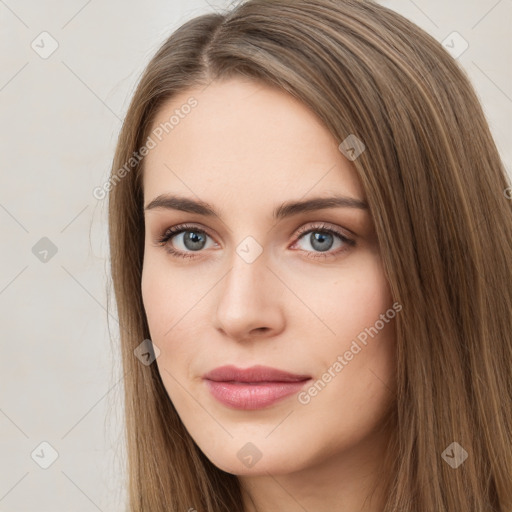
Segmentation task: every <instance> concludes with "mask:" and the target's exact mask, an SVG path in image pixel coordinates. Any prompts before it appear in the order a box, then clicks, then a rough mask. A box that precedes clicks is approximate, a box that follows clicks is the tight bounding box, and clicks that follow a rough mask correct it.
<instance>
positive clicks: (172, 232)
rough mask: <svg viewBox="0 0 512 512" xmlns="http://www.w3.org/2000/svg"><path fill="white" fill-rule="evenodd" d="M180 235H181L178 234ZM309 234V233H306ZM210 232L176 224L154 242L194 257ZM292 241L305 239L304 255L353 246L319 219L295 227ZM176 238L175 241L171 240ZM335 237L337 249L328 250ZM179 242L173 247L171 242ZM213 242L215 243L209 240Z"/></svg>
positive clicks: (323, 255) (321, 254)
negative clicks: (313, 224)
mask: <svg viewBox="0 0 512 512" xmlns="http://www.w3.org/2000/svg"><path fill="white" fill-rule="evenodd" d="M181 235H183V236H181ZM307 235H309V237H308V236H307ZM208 238H212V237H210V235H209V234H208V233H207V232H206V231H205V230H204V229H201V228H199V227H197V226H194V225H189V224H180V225H178V226H173V227H170V228H168V229H166V230H165V232H164V233H163V234H162V235H161V236H160V237H158V238H157V240H156V241H155V242H156V245H158V246H163V247H165V250H166V251H167V252H168V253H169V254H170V255H171V256H173V257H176V258H195V257H198V256H199V254H194V253H201V252H202V249H206V248H208V247H207V242H208ZM295 238H296V241H295V242H294V244H293V245H292V248H294V247H295V246H296V245H298V244H299V242H302V241H303V240H304V242H306V244H305V245H306V246H307V245H309V246H310V247H311V248H312V250H310V249H308V248H307V247H306V248H304V247H302V248H301V250H302V251H305V252H306V253H307V257H308V258H313V259H315V258H317V259H318V258H323V259H325V258H328V257H335V256H337V255H338V254H340V253H342V252H345V251H347V250H349V249H350V248H351V247H353V246H355V245H356V243H355V241H354V240H352V239H350V238H348V237H346V236H345V235H344V234H343V233H342V232H341V231H339V230H338V229H336V228H334V227H330V225H328V224H325V223H321V224H319V225H315V226H311V225H310V226H307V227H306V226H305V227H302V228H300V229H299V230H298V232H297V233H296V235H295ZM174 239H177V242H174ZM336 239H337V240H338V244H337V245H338V249H336V250H334V251H333V250H331V249H332V247H333V245H336V243H335V242H336ZM175 243H176V244H178V245H181V246H182V247H181V248H178V249H176V248H175V247H174V244H175ZM213 245H214V246H216V245H218V244H215V243H214V244H213Z"/></svg>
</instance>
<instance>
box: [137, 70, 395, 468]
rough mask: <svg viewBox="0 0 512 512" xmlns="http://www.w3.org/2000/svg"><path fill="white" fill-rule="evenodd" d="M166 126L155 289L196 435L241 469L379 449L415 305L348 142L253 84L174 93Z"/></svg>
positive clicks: (166, 376)
mask: <svg viewBox="0 0 512 512" xmlns="http://www.w3.org/2000/svg"><path fill="white" fill-rule="evenodd" d="M186 105H193V107H190V108H187V107H185V106H186ZM173 115H174V116H175V119H174V122H173V124H172V129H170V128H169V120H170V118H171V117H172V116H173ZM166 122H167V123H168V124H167V130H165V129H164V130H162V126H165V123H166ZM153 128H154V130H153V136H152V138H153V141H154V142H155V143H156V145H154V144H153V143H151V144H150V145H151V146H153V145H154V147H153V148H152V149H151V150H150V151H149V154H148V155H147V156H146V159H145V169H144V177H143V188H144V206H145V212H144V215H145V228H146V238H145V252H144V265H143V275H142V295H143V301H144V308H145V312H146V315H147V319H148V323H149V328H150V334H151V339H152V340H153V343H154V344H155V345H156V347H157V348H158V350H159V356H158V358H157V359H156V364H157V365H158V370H159V372H160V375H161V377H162V380H163V383H164V385H165V388H166V390H167V393H168V395H169V398H170V400H171V401H172V402H173V404H174V406H175V408H176V410H177V412H178V414H179V416H180V418H181V420H182V422H183V424H184V425H185V427H186V429H187V430H188V432H189V433H190V435H191V436H192V438H193V439H194V440H195V442H196V443H197V445H198V446H199V447H200V448H201V450H202V451H203V452H204V453H205V455H206V456H207V457H208V458H209V459H210V460H211V461H212V462H213V463H214V464H215V465H216V466H218V467H219V468H220V469H222V470H224V471H227V472H229V473H233V474H237V475H248V474H263V473H265V472H270V473H273V474H279V473H291V472H295V471H299V470H301V469H306V468H308V467H313V466H314V465H318V464H321V463H322V462H323V461H325V460H327V459H328V458H332V457H333V455H335V456H336V455H339V456H340V458H342V457H343V456H344V455H345V454H347V453H349V452H351V451H353V450H354V449H356V447H359V448H360V449H363V448H364V446H365V445H368V446H369V444H370V443H371V440H372V439H373V438H374V436H375V435H376V431H377V429H378V427H379V426H380V425H381V423H382V421H383V418H384V417H385V415H386V413H387V412H388V410H389V407H390V404H391V403H392V395H393V393H392V390H393V382H394V380H393V378H394V363H395V361H394V325H393V324H394V320H393V318H394V317H395V315H396V314H397V312H398V311H399V309H400V305H397V303H395V304H394V305H393V301H392V297H391V295H390V291H389V286H388V282H387V280H386V278H385V275H384V271H383V267H382V264H381V258H380V254H379V247H378V242H377V238H376V234H375V231H374V226H373V221H372V217H371V214H370V212H369V210H368V209H367V208H365V201H366V198H365V194H364V190H363V188H362V186H361V184H360V181H359V178H358V176H357V173H356V171H355V168H354V167H353V163H352V162H351V161H349V160H348V159H347V158H345V156H344V154H343V153H342V152H341V151H340V150H339V149H338V145H339V143H340V142H341V141H337V140H335V139H334V138H333V137H332V135H331V134H330V133H329V132H328V130H327V129H326V128H325V127H324V126H323V125H322V124H321V123H320V121H319V120H318V118H317V117H316V116H315V115H314V114H313V113H312V112H311V111H310V110H309V109H308V108H307V107H305V106H304V105H303V104H302V103H300V102H298V101H296V100H295V99H293V98H292V97H291V96H289V95H287V94H286V93H285V92H282V91H280V90H277V89H274V88H270V87H269V86H267V85H262V84H260V83H257V82H251V81H248V80H245V79H230V80H227V81H222V82H213V83H212V84H210V85H209V86H208V87H207V88H206V89H204V90H203V89H202V88H197V89H191V90H189V91H187V92H186V93H182V94H180V95H179V96H176V97H174V98H173V99H172V100H171V101H170V102H168V103H167V104H166V105H164V106H163V107H162V108H161V109H160V111H159V112H158V115H157V117H156V119H155V122H154V126H153ZM162 132H163V133H162ZM166 132H167V133H166ZM160 138H161V140H159V139H160ZM333 197H337V198H341V200H339V201H337V202H336V201H332V202H331V203H330V204H325V203H322V202H321V201H316V202H315V201H313V200H318V199H320V200H321V199H325V198H333ZM310 201H313V202H310ZM194 203H200V204H199V205H198V204H195V205H194ZM294 203H298V204H297V205H295V206H293V204H294ZM303 203H304V204H303ZM301 204H302V207H301V206H300V205H301ZM308 205H309V208H308V207H307V206H308ZM206 206H207V208H206ZM319 207H320V208H319ZM212 211H213V212H214V213H211V212H212ZM169 229H171V230H172V231H169ZM157 353H158V351H157ZM225 366H230V367H231V368H228V369H227V370H226V371H224V372H223V371H222V370H217V371H215V372H214V370H216V369H218V368H219V367H225ZM232 367H235V370H233V368H232ZM262 367H267V368H266V369H265V368H262ZM268 368H270V370H269V369H268ZM247 369H249V370H248V371H246V372H244V371H243V370H247ZM236 370H238V371H236ZM275 370H279V371H280V372H281V373H279V372H277V371H275ZM212 372H213V373H212ZM283 372H285V373H283ZM205 376H208V377H209V378H205ZM359 448H358V449H359ZM291 455H293V456H291Z"/></svg>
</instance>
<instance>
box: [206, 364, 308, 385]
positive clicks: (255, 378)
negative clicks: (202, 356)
mask: <svg viewBox="0 0 512 512" xmlns="http://www.w3.org/2000/svg"><path fill="white" fill-rule="evenodd" d="M310 378H311V377H310V376H309V375H302V374H293V373H289V372H286V371H284V370H278V369H276V368H270V367H269V366H261V365H256V366H251V367H250V368H237V367H236V366H233V365H227V366H219V367H218V368H215V369H213V370H211V371H210V372H208V373H206V374H205V375H203V379H207V380H213V381H216V382H229V381H234V382H300V381H303V380H307V379H310Z"/></svg>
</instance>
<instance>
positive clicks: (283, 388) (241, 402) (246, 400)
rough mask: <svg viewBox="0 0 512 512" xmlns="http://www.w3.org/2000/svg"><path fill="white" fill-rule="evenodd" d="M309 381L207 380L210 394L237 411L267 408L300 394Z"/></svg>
mask: <svg viewBox="0 0 512 512" xmlns="http://www.w3.org/2000/svg"><path fill="white" fill-rule="evenodd" d="M309 380H311V379H308V380H302V381H299V382H262V383H254V384H249V383H246V382H215V381H213V380H208V379H205V381H206V384H207V385H208V388H209V390H210V393H211V394H212V395H213V396H214V397H215V398H216V399H217V400H218V401H219V402H221V403H222V404H224V405H227V406H229V407H233V408H235V409H244V410H253V409H262V408H263V407H267V406H269V405H271V404H273V403H275V402H277V401H279V400H281V399H283V398H285V397H287V396H290V395H293V394H294V393H298V392H299V391H300V390H301V389H302V388H303V387H304V385H305V384H306V383H307V382H309Z"/></svg>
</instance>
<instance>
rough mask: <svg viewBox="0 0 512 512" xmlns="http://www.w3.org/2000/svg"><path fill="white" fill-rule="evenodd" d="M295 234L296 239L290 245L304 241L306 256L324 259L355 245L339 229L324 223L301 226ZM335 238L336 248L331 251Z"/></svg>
mask: <svg viewBox="0 0 512 512" xmlns="http://www.w3.org/2000/svg"><path fill="white" fill-rule="evenodd" d="M307 235H309V236H307ZM296 236H297V238H298V240H297V242H295V243H294V245H293V246H292V247H294V246H296V245H297V244H298V243H299V242H302V241H304V242H306V243H305V244H304V245H306V249H305V250H306V252H307V253H308V258H323V259H325V258H329V257H335V256H337V255H338V254H340V253H342V252H345V251H348V250H349V249H350V248H351V247H353V246H355V245H356V243H355V241H354V240H352V239H350V238H348V237H346V236H345V235H344V234H343V233H342V232H341V231H339V230H338V229H336V228H333V227H330V226H329V225H328V224H325V223H322V224H320V225H316V226H307V227H302V228H300V229H299V231H298V232H297V235H296ZM335 239H338V241H339V242H338V249H337V250H334V251H331V249H332V247H333V245H336V244H335V241H336V240H335ZM308 245H309V247H312V249H313V250H312V251H311V250H309V249H308V248H307V246H308ZM303 250H304V249H303ZM317 251H319V252H317Z"/></svg>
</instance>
